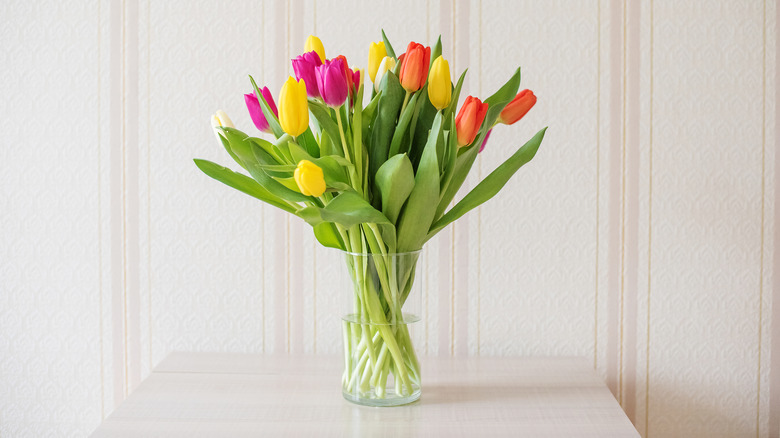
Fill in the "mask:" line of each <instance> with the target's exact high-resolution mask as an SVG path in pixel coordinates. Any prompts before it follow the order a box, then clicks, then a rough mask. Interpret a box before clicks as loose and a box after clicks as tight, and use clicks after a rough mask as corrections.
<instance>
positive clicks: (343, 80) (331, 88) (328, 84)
mask: <svg viewBox="0 0 780 438" xmlns="http://www.w3.org/2000/svg"><path fill="white" fill-rule="evenodd" d="M315 71H316V73H317V88H318V89H319V91H320V95H321V96H322V100H324V101H325V103H326V104H328V106H331V107H337V106H341V105H343V104H344V101H345V100H347V95H348V94H349V88H348V86H347V76H346V73H345V69H344V65H343V63H342V61H341V60H340V59H333V60H327V59H326V60H325V62H324V63H323V64H322V65H320V66H318V67H317V68H316V70H315Z"/></svg>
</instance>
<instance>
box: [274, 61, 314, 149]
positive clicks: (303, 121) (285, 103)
mask: <svg viewBox="0 0 780 438" xmlns="http://www.w3.org/2000/svg"><path fill="white" fill-rule="evenodd" d="M279 124H281V125H282V129H283V130H284V132H286V133H288V134H290V135H292V136H293V137H297V136H299V135H301V134H303V133H304V132H305V131H306V128H307V127H308V126H309V102H308V101H307V100H306V81H304V80H303V79H301V80H300V81H297V82H296V80H295V79H293V77H292V76H290V77H288V78H287V81H286V82H285V83H284V85H282V91H281V93H279Z"/></svg>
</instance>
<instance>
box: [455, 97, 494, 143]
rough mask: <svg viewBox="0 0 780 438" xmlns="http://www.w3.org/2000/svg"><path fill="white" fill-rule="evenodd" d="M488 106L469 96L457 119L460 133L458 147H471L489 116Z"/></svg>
mask: <svg viewBox="0 0 780 438" xmlns="http://www.w3.org/2000/svg"><path fill="white" fill-rule="evenodd" d="M487 109H488V104H486V103H482V101H480V100H479V99H478V98H476V97H474V96H469V97H467V98H466V101H465V102H463V106H462V107H461V108H460V111H459V112H458V116H457V117H455V128H456V129H457V131H458V147H463V146H467V145H470V144H471V143H472V142H473V141H474V138H476V136H477V133H478V132H479V128H480V127H481V126H482V122H483V121H484V120H485V115H486V114H487Z"/></svg>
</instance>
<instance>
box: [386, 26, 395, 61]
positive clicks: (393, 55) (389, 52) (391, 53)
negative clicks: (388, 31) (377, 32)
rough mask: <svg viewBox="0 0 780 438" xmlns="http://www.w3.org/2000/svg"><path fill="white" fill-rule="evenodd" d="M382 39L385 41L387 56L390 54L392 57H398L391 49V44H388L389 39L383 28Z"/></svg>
mask: <svg viewBox="0 0 780 438" xmlns="http://www.w3.org/2000/svg"><path fill="white" fill-rule="evenodd" d="M382 40H384V42H385V52H387V56H391V57H393V58H396V59H397V58H398V57H397V56H395V50H393V45H392V44H390V40H388V39H387V35H385V30H384V29H382Z"/></svg>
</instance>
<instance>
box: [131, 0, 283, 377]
mask: <svg viewBox="0 0 780 438" xmlns="http://www.w3.org/2000/svg"><path fill="white" fill-rule="evenodd" d="M147 7H150V8H151V9H149V10H148V11H147V10H145V8H147ZM143 11H144V12H143V13H141V14H139V15H140V18H139V19H140V20H149V23H148V24H147V25H145V26H143V27H141V35H140V37H139V40H140V41H143V44H142V46H141V47H144V48H145V49H146V51H147V53H146V54H144V55H142V56H140V57H139V59H140V60H141V62H142V65H141V66H140V68H139V71H140V72H142V74H140V76H139V90H140V91H141V92H140V93H139V96H138V99H139V101H144V104H143V105H141V108H143V110H145V111H146V112H147V113H144V114H141V115H140V117H139V119H140V120H143V121H144V123H143V128H144V129H143V132H142V133H140V134H139V136H138V137H139V141H140V142H141V143H140V144H141V146H140V150H142V151H144V156H143V157H142V159H141V160H140V161H141V163H140V166H139V168H140V177H139V179H140V180H141V181H144V183H143V185H142V188H143V189H144V190H145V192H144V193H141V195H140V200H141V203H142V204H143V206H142V209H141V211H143V212H144V214H142V215H141V217H140V218H139V223H140V227H141V231H140V233H139V234H140V235H141V236H145V237H144V239H145V240H146V241H145V242H144V243H145V246H144V247H143V248H142V249H141V262H140V263H141V264H142V266H144V267H145V268H146V269H148V272H146V274H145V275H147V276H148V277H146V278H145V281H143V282H141V285H140V286H141V295H142V296H148V297H150V300H148V301H147V302H146V304H147V307H145V308H142V309H141V317H140V318H141V320H142V321H146V320H149V321H151V324H150V326H149V328H148V330H150V333H149V336H148V338H147V339H144V345H146V346H147V348H143V349H142V351H143V352H144V353H145V354H151V357H150V358H148V359H147V360H145V362H146V361H148V362H150V363H151V364H156V363H157V362H159V361H160V360H162V359H163V358H164V357H165V355H167V353H168V352H170V351H173V350H192V351H203V350H208V351H244V352H246V351H261V350H262V348H263V332H262V330H263V297H264V295H265V294H264V285H263V274H264V270H265V271H272V270H271V269H267V268H266V267H265V266H264V265H263V261H264V260H263V259H264V257H263V256H264V254H263V246H264V245H265V244H266V242H264V241H263V235H264V230H263V226H264V220H263V218H264V215H263V212H264V211H263V208H261V205H260V203H259V202H257V201H256V200H254V199H252V198H250V197H248V196H246V195H244V194H242V193H238V192H236V191H235V190H231V189H229V188H227V187H226V186H223V185H222V184H221V183H219V182H217V181H214V180H212V179H210V178H209V177H207V176H206V175H204V174H203V173H202V172H200V171H199V170H198V169H197V168H196V167H195V165H194V164H193V162H192V158H194V157H198V158H205V159H209V160H212V161H215V162H218V163H221V164H223V165H227V166H229V167H231V168H233V169H238V168H239V166H238V165H237V164H235V163H232V162H231V160H230V157H229V155H228V154H227V153H226V152H225V151H224V148H222V146H221V144H220V143H219V142H218V141H217V140H216V139H215V138H214V134H213V133H212V132H211V129H210V124H209V117H210V116H211V114H213V112H214V111H215V110H217V109H220V108H221V109H223V110H225V111H226V112H227V113H228V114H229V115H230V117H231V118H232V119H233V121H234V122H235V124H236V126H237V127H239V128H240V129H242V130H244V131H245V132H247V133H249V134H251V135H257V134H258V132H257V130H256V129H255V128H254V125H253V124H252V122H251V121H250V119H249V116H248V114H247V111H246V107H245V105H244V100H243V96H242V93H246V92H249V90H250V89H251V85H250V83H249V81H248V78H247V75H248V74H258V72H260V71H261V70H262V69H261V66H262V62H263V60H262V52H263V50H262V46H261V43H262V41H263V29H264V21H263V8H262V4H260V3H257V2H252V3H249V2H247V3H244V4H234V3H228V2H225V3H224V4H222V5H218V4H217V5H215V4H214V3H213V2H208V3H207V2H204V3H202V4H197V3H192V2H165V3H157V2H151V4H148V5H146V6H144V9H143ZM215 11H219V13H216V14H215ZM149 32H151V33H150V34H148V33H149ZM262 79H263V78H262V76H260V77H258V80H259V81H260V80H262ZM139 131H141V128H140V127H139ZM274 243H275V242H274ZM149 312H150V313H149ZM147 342H151V343H152V345H151V347H152V348H151V352H150V353H147V352H148V351H149V348H148V344H146V343H147Z"/></svg>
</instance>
